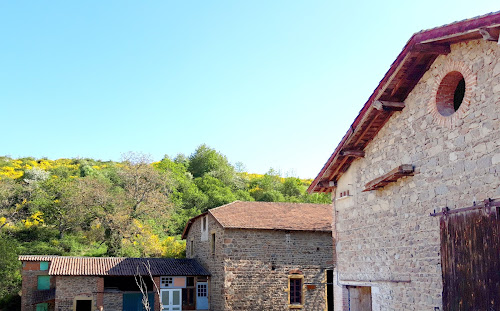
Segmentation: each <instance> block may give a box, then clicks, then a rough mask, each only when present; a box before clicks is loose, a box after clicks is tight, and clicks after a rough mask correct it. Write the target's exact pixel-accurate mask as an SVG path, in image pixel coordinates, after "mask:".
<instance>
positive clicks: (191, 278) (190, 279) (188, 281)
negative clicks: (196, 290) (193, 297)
mask: <svg viewBox="0 0 500 311" xmlns="http://www.w3.org/2000/svg"><path fill="white" fill-rule="evenodd" d="M186 286H187V287H189V286H194V276H188V277H187V278H186Z"/></svg>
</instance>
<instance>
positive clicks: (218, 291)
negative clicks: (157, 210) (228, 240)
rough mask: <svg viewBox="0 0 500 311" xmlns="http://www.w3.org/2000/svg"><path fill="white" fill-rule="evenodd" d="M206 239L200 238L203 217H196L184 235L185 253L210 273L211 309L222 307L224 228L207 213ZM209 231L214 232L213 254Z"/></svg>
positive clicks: (220, 308)
mask: <svg viewBox="0 0 500 311" xmlns="http://www.w3.org/2000/svg"><path fill="white" fill-rule="evenodd" d="M207 217H208V219H207V231H208V233H207V234H208V239H206V240H205V239H203V240H202V230H201V224H202V220H203V217H200V218H198V219H196V221H195V222H194V223H193V224H192V226H191V228H190V230H189V233H188V236H187V237H186V245H187V249H186V254H187V257H188V258H196V259H197V260H198V262H199V263H200V264H201V265H203V266H204V267H205V269H207V270H208V271H209V272H210V273H211V276H210V283H209V302H210V309H211V310H221V311H222V310H225V309H224V293H223V291H222V289H223V284H224V279H223V275H224V260H223V257H222V252H221V251H220V250H221V248H222V241H223V239H224V230H223V228H222V227H221V225H219V223H218V222H217V221H216V220H215V218H214V217H213V216H211V215H207ZM211 233H215V237H216V242H215V249H216V252H215V255H212V252H211ZM190 241H193V245H194V250H193V252H192V254H193V256H191V247H190V245H191V242H190Z"/></svg>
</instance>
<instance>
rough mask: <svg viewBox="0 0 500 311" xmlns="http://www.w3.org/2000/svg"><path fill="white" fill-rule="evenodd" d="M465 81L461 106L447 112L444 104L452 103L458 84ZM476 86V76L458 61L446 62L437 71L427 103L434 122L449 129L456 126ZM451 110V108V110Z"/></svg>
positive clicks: (467, 106)
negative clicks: (446, 102) (462, 80)
mask: <svg viewBox="0 0 500 311" xmlns="http://www.w3.org/2000/svg"><path fill="white" fill-rule="evenodd" d="M462 77H463V79H464V80H465V94H464V98H463V100H462V104H461V105H460V108H458V110H457V111H455V112H454V113H453V112H449V111H447V109H446V107H444V106H445V104H444V102H445V101H448V102H449V101H450V98H451V102H453V95H454V92H455V88H456V87H457V84H458V82H459V81H460V80H461V79H462ZM475 85H476V75H475V74H474V73H473V72H472V71H471V70H470V69H469V68H468V67H467V65H465V63H463V62H460V61H448V62H447V63H446V64H445V65H444V66H443V67H442V68H441V70H440V71H439V73H438V75H437V76H436V80H435V81H434V85H433V87H432V93H431V98H430V100H429V103H428V110H429V113H431V114H432V116H433V117H434V119H435V120H436V122H437V123H438V124H440V125H443V126H447V127H449V128H451V127H453V126H454V125H456V123H457V120H458V119H460V118H462V117H463V116H464V115H465V113H466V111H467V109H468V108H469V105H470V101H471V98H472V92H473V89H474V86H475ZM451 109H453V108H451Z"/></svg>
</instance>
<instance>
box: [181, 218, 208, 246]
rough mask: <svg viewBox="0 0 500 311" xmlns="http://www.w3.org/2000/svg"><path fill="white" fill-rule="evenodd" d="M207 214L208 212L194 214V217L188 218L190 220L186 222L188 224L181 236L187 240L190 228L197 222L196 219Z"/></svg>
mask: <svg viewBox="0 0 500 311" xmlns="http://www.w3.org/2000/svg"><path fill="white" fill-rule="evenodd" d="M206 214H208V212H204V213H201V214H200V215H198V216H194V217H193V218H191V219H189V220H188V222H187V223H186V226H185V227H184V230H183V231H182V236H181V238H182V239H183V240H185V239H186V238H187V234H188V232H189V229H191V226H192V225H193V223H194V222H195V220H196V219H198V218H200V217H203V216H205V215H206Z"/></svg>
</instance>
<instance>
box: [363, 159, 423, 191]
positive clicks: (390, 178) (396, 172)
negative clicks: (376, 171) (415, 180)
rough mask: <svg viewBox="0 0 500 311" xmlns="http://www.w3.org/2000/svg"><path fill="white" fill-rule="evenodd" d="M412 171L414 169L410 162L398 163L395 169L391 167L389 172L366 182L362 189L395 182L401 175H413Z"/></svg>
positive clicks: (380, 186) (374, 188)
mask: <svg viewBox="0 0 500 311" xmlns="http://www.w3.org/2000/svg"><path fill="white" fill-rule="evenodd" d="M414 172H415V169H414V168H413V165H411V164H403V165H400V166H398V167H396V168H395V169H393V170H392V171H390V172H389V173H387V174H384V175H382V176H380V177H377V178H375V179H374V180H372V181H370V182H369V183H367V184H366V185H365V189H364V190H363V191H372V190H376V189H379V188H382V187H384V186H385V185H387V184H389V183H391V182H395V181H396V180H398V179H399V178H401V177H403V176H413V173H414Z"/></svg>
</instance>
